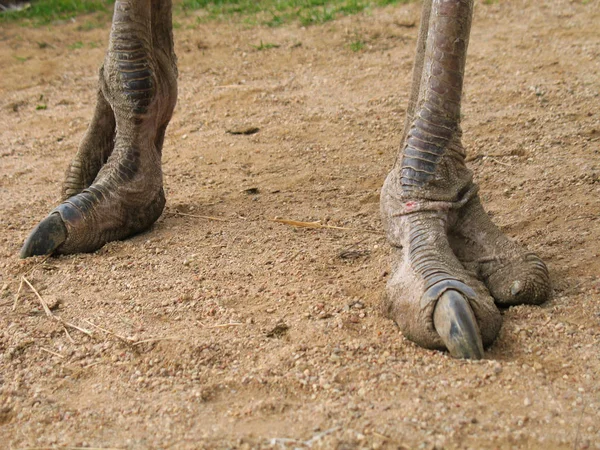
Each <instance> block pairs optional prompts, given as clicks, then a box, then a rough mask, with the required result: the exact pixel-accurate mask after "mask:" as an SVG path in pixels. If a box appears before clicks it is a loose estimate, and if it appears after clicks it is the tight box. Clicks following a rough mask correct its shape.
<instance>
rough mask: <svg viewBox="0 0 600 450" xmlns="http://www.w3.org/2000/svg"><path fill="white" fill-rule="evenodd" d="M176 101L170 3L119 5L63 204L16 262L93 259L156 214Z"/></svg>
mask: <svg viewBox="0 0 600 450" xmlns="http://www.w3.org/2000/svg"><path fill="white" fill-rule="evenodd" d="M176 101H177V68H176V61H175V53H174V50H173V36H172V30H171V1H170V0H169V1H165V0H130V1H125V0H117V2H116V3H115V11H114V16H113V23H112V29H111V34H110V41H109V46H108V51H107V53H106V58H105V60H104V64H103V66H102V68H101V69H100V81H99V91H98V99H97V104H96V110H95V113H94V116H93V119H92V122H91V124H90V127H89V129H88V131H87V133H86V135H85V137H84V139H83V141H82V143H81V145H80V147H79V151H78V152H77V155H76V156H75V158H74V159H73V162H72V163H71V165H70V167H69V170H68V171H67V175H66V180H65V184H64V189H63V194H64V198H65V200H64V202H63V203H62V204H61V205H59V206H58V207H57V208H56V209H54V211H52V212H51V213H50V215H49V216H48V217H46V218H45V219H44V220H43V221H42V222H40V224H39V225H38V226H37V227H36V228H35V229H34V230H33V231H32V233H31V235H30V236H29V237H28V239H27V240H26V242H25V244H24V245H23V248H22V250H21V257H24V258H25V257H28V256H33V255H43V254H49V253H52V252H56V253H78V252H91V251H94V250H96V249H98V248H100V247H102V246H103V245H104V244H105V243H107V242H110V241H113V240H117V239H123V238H125V237H127V236H130V235H132V234H135V233H138V232H140V231H143V230H145V229H147V228H148V227H150V226H151V225H152V224H153V223H154V222H155V221H156V219H158V217H159V216H160V214H161V213H162V210H163V207H164V205H165V196H164V191H163V188H162V183H163V181H162V170H161V153H162V145H163V140H164V135H165V130H166V128H167V125H168V123H169V120H170V119H171V116H172V114H173V109H174V108H175V103H176Z"/></svg>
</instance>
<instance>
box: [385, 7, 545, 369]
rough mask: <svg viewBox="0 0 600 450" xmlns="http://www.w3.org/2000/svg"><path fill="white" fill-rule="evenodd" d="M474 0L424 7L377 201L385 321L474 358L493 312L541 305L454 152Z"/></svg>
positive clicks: (520, 252)
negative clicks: (385, 265)
mask: <svg viewBox="0 0 600 450" xmlns="http://www.w3.org/2000/svg"><path fill="white" fill-rule="evenodd" d="M472 13H473V0H425V1H424V6H423V14H422V19H421V28H420V31H419V40H418V43H417V57H416V62H415V68H414V74H413V87H412V94H411V97H410V101H409V107H408V111H407V120H406V126H405V131H404V137H403V147H402V151H401V153H400V155H399V158H398V160H397V162H396V165H395V167H394V168H393V169H392V171H391V172H390V174H389V175H388V177H387V179H386V181H385V184H384V187H383V190H382V194H381V210H382V216H383V222H384V227H385V229H386V235H387V238H388V241H389V242H390V244H391V245H392V248H393V251H392V255H393V263H392V271H391V276H390V279H389V282H388V285H387V288H386V295H385V298H384V304H383V309H384V313H385V314H386V315H388V316H389V317H390V318H392V319H393V320H395V321H396V323H397V324H398V325H399V327H400V328H401V330H402V331H403V333H404V335H405V336H406V337H407V338H408V339H411V340H413V341H414V342H416V343H417V344H419V345H421V346H423V347H426V348H437V349H447V350H449V351H450V353H451V354H452V355H453V356H455V357H462V358H481V357H482V356H483V348H484V347H485V346H488V345H490V344H491V343H492V342H493V341H494V339H495V337H496V335H497V334H498V331H499V330H500V327H501V323H502V319H501V316H500V313H499V311H498V309H497V308H496V305H495V303H498V304H500V305H512V304H518V303H533V304H539V303H541V302H543V301H545V299H546V298H547V297H548V295H549V290H550V283H549V278H548V271H547V269H546V266H545V265H544V263H543V262H542V261H541V260H540V258H539V257H537V256H536V255H534V254H532V253H529V252H527V251H526V250H524V249H522V248H520V247H519V246H518V245H516V244H515V243H513V242H512V241H510V240H509V239H508V238H507V237H506V236H504V235H503V234H502V233H501V232H500V230H499V229H498V228H497V227H496V226H495V225H494V224H493V223H492V222H491V221H490V219H489V218H488V216H487V215H486V213H485V211H484V210H483V207H482V206H481V203H480V201H479V197H478V195H477V186H476V185H474V183H473V181H472V173H471V172H470V171H469V170H468V169H467V167H466V166H465V150H464V148H463V146H462V143H461V134H462V131H461V127H460V103H461V97H462V86H463V74H464V68H465V60H466V53H467V44H468V40H469V33H470V28H471V18H472Z"/></svg>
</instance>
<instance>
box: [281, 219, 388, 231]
mask: <svg viewBox="0 0 600 450" xmlns="http://www.w3.org/2000/svg"><path fill="white" fill-rule="evenodd" d="M271 222H277V223H281V224H283V225H289V226H292V227H298V228H316V229H328V230H343V231H361V232H365V233H373V234H382V233H381V232H379V231H375V230H365V229H358V228H347V227H336V226H334V225H323V224H322V223H321V221H320V220H317V221H316V222H302V221H299V220H290V219H277V218H275V219H271Z"/></svg>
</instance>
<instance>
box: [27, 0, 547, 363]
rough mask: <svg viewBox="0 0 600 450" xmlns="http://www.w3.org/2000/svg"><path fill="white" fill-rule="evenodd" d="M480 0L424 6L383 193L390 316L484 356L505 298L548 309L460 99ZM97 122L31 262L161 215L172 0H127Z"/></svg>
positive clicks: (104, 75) (533, 263)
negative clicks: (481, 168)
mask: <svg viewBox="0 0 600 450" xmlns="http://www.w3.org/2000/svg"><path fill="white" fill-rule="evenodd" d="M472 10H473V0H425V1H424V5H423V13H422V17H421V27H420V30H419V38H418V43H417V56H416V59H415V67H414V72H413V85H412V92H411V96H410V102H409V108H408V112H407V117H406V124H405V130H404V135H403V138H402V147H401V151H400V154H399V156H398V160H397V163H396V165H395V167H394V168H393V169H392V171H391V172H390V173H389V175H388V177H387V179H386V181H385V184H384V186H383V190H382V193H381V211H382V217H383V223H384V227H385V231H386V235H387V238H388V241H389V242H390V244H391V246H392V249H393V250H392V272H391V276H390V279H389V282H388V285H387V288H386V295H385V296H384V302H383V311H384V314H386V315H387V316H388V317H390V318H391V319H393V320H394V321H395V322H396V323H397V324H398V326H399V327H400V329H401V330H402V332H403V334H404V335H405V336H406V337H407V338H408V339H411V340H413V341H414V342H416V343H417V344H419V345H421V346H423V347H426V348H432V349H447V350H449V351H450V353H451V354H452V355H453V356H456V357H462V358H481V357H482V356H483V349H484V347H486V346H489V345H490V344H491V343H492V342H493V341H494V339H495V338H496V336H497V334H498V332H499V330H500V327H501V322H502V320H501V316H500V313H499V311H498V309H497V306H496V305H501V306H508V305H515V304H522V303H530V304H539V303H542V302H543V301H545V300H546V299H547V297H548V295H549V291H550V283H549V279H548V271H547V269H546V266H545V265H544V263H543V262H542V261H541V260H540V258H539V257H537V256H536V255H534V254H532V253H529V252H527V251H526V250H525V249H523V248H521V247H519V246H518V245H517V244H515V243H513V242H512V241H510V240H509V239H508V238H507V237H506V236H504V235H503V234H502V233H501V232H500V231H499V229H498V228H497V227H496V226H495V225H494V224H493V223H492V222H491V221H490V219H489V218H488V216H487V214H486V213H485V211H484V210H483V207H482V206H481V203H480V201H479V197H478V195H477V186H476V185H475V184H474V183H473V181H472V174H471V172H470V170H469V169H467V167H466V165H465V149H464V148H463V146H462V143H461V136H462V130H461V127H460V104H461V97H462V85H463V75H464V68H465V60H466V52H467V46H468V40H469V33H470V27H471V17H472ZM99 78H100V81H99V88H98V94H97V104H96V110H95V112H94V116H93V118H92V121H91V124H90V126H89V128H88V130H87V133H86V135H85V137H84V139H83V140H82V142H81V145H80V147H79V150H78V152H77V154H76V155H75V157H74V159H73V162H72V163H71V165H70V167H69V169H68V170H67V174H66V180H65V184H64V189H63V194H64V201H63V203H62V204H61V205H59V206H58V207H57V208H56V209H55V210H53V211H52V212H51V213H50V215H49V216H48V217H46V218H45V219H44V220H43V221H42V222H40V224H39V225H38V226H37V227H36V228H35V229H34V230H33V231H32V233H31V235H30V236H29V238H28V239H27V241H26V242H25V244H24V246H23V248H22V250H21V256H22V257H28V256H33V255H43V254H50V253H78V252H91V251H94V250H97V249H98V248H100V247H102V246H103V245H104V244H105V243H107V242H110V241H113V240H118V239H124V238H126V237H128V236H131V235H133V234H135V233H138V232H140V231H143V230H146V229H148V228H149V227H150V226H151V225H152V224H153V223H154V222H155V221H156V220H157V219H158V217H159V216H160V214H161V213H162V210H163V207H164V204H165V197H164V192H163V188H162V172H161V153H162V144H163V140H164V136H165V131H166V128H167V125H168V123H169V120H170V119H171V116H172V113H173V109H174V107H175V102H176V99H177V68H176V59H175V53H174V50H173V37H172V28H171V2H170V1H165V0H129V1H125V0H120V1H119V0H117V2H116V3H115V13H114V17H113V25H112V30H111V36H110V41H109V46H108V51H107V54H106V58H105V61H104V64H103V66H102V68H101V69H100V77H99Z"/></svg>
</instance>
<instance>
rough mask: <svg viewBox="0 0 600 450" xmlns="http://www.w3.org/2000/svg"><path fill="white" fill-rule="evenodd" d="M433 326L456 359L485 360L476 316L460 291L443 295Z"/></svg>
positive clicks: (434, 315) (451, 291) (437, 307)
mask: <svg viewBox="0 0 600 450" xmlns="http://www.w3.org/2000/svg"><path fill="white" fill-rule="evenodd" d="M433 324H434V326H435V329H436V331H437V332H438V334H439V335H440V337H441V338H442V341H443V342H444V345H446V348H447V349H448V351H449V352H450V354H451V355H452V356H453V357H455V358H465V359H481V358H483V343H482V340H481V333H480V331H479V326H478V325H477V321H476V320H475V314H473V310H472V309H471V307H470V306H469V302H468V301H467V299H466V298H465V297H463V296H462V295H461V294H460V293H459V292H458V291H455V290H448V291H446V292H444V293H443V294H442V296H441V297H440V299H439V300H438V302H437V305H436V307H435V311H434V313H433Z"/></svg>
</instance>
